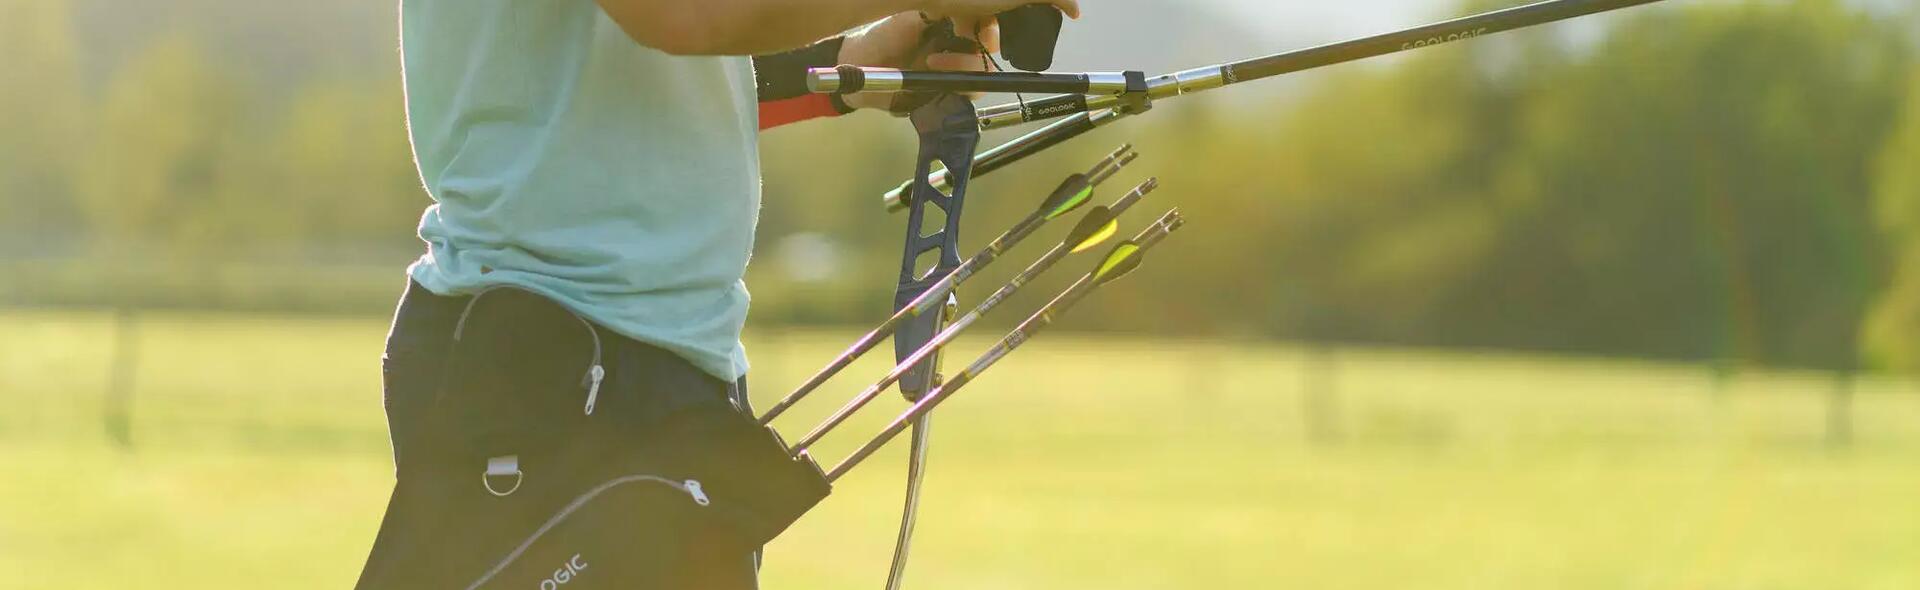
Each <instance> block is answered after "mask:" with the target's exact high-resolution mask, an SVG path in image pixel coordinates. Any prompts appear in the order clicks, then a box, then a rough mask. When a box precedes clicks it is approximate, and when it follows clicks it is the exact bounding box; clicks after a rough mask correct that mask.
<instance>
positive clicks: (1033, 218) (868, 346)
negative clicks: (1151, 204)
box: [760, 145, 1159, 425]
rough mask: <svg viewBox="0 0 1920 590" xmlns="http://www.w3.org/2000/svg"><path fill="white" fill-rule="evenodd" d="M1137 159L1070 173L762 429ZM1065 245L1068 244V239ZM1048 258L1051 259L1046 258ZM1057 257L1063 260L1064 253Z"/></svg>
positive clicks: (1107, 161) (796, 393)
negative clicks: (1006, 228) (1045, 195)
mask: <svg viewBox="0 0 1920 590" xmlns="http://www.w3.org/2000/svg"><path fill="white" fill-rule="evenodd" d="M1137 156H1138V154H1135V153H1134V152H1133V146H1130V145H1122V146H1120V148H1119V149H1116V150H1114V151H1113V153H1111V154H1108V155H1107V157H1106V158H1104V159H1102V160H1101V161H1100V163H1099V164H1096V165H1094V167H1093V168H1092V169H1090V170H1088V171H1087V173H1085V174H1078V173H1076V174H1074V175H1072V176H1068V177H1067V178H1066V180H1063V181H1061V183H1060V186H1058V187H1056V188H1055V189H1054V190H1053V192H1052V193H1049V194H1048V195H1047V198H1046V200H1044V201H1041V202H1040V206H1039V207H1038V208H1036V209H1035V210H1034V211H1033V212H1032V213H1029V214H1028V215H1027V217H1026V218H1025V219H1022V220H1020V221H1019V222H1018V223H1015V224H1014V226H1013V228H1012V229H1009V230H1007V232H1006V233H1003V234H1000V237H997V238H994V239H993V242H991V243H989V244H987V247H986V248H985V249H982V250H981V251H980V253H978V254H975V255H974V256H973V257H972V258H969V259H967V260H966V261H965V262H962V263H961V264H960V266H959V268H955V269H954V270H953V272H952V273H949V274H948V275H947V276H946V277H944V278H942V279H940V282H938V283H935V284H934V285H933V286H932V287H929V288H928V289H927V291H926V292H925V293H922V294H921V295H920V296H919V297H917V298H915V299H914V300H913V301H912V302H910V303H908V304H907V305H905V306H902V307H901V308H900V311H897V312H894V314H893V317H890V318H887V320H886V321H885V322H881V324H880V326H879V327H877V328H874V329H873V331H871V332H868V333H867V334H866V335H865V336H861V337H860V339H859V340H856V341H854V343H853V346H851V347H848V348H847V350H846V351H845V352H842V353H841V354H840V356H839V357H836V358H834V359H833V361H831V362H829V363H827V366H826V368H823V369H821V370H820V371H819V372H818V373H815V374H814V375H813V377H810V378H808V379H807V381H806V382H805V383H801V384H800V386H799V387H797V388H795V389H794V390H793V392H792V393H789V394H787V396H786V397H784V398H781V400H780V401H779V402H778V403H775V404H774V405H773V407H771V408H769V409H768V410H767V413H766V414H763V415H761V417H760V423H761V424H763V425H764V424H768V423H771V422H773V420H774V419H775V418H778V417H780V415H781V414H784V413H786V411H787V410H789V409H792V408H793V406H794V404H797V403H799V402H800V400H802V399H805V398H806V397H807V395H809V394H811V393H813V392H814V391H815V390H817V389H819V388H820V386H821V385H824V384H826V382H827V380H828V379H831V378H833V376H834V375H837V374H839V373H840V371H842V370H844V369H846V368H847V366H849V365H852V364H853V362H854V361H855V360H857V359H859V358H860V356H861V355H864V354H866V353H867V352H869V351H872V350H873V348H874V347H876V346H879V345H880V343H881V342H883V341H885V340H886V339H887V337H889V336H892V335H893V333H894V332H895V331H897V330H899V329H900V326H902V325H904V324H906V322H907V321H908V320H911V319H913V318H915V317H918V316H920V315H921V314H924V313H927V312H931V311H934V310H937V309H939V308H940V306H941V305H942V304H944V303H945V302H946V300H947V296H948V295H949V294H952V293H953V290H954V288H956V287H958V286H959V285H960V283H962V282H965V281H966V280H967V279H969V278H972V277H973V275H974V274H975V273H978V272H979V271H980V270H981V269H984V268H986V267H987V266H988V265H990V264H993V262H994V261H995V260H998V259H999V258H1000V256H1001V255H1002V254H1005V253H1006V251H1007V250H1008V249H1010V248H1012V247H1014V246H1015V245H1017V244H1019V243H1020V242H1021V241H1022V240H1025V239H1026V238H1027V237H1028V236H1031V235H1033V233H1034V232H1035V231H1038V230H1039V229H1040V227H1041V226H1043V225H1046V223H1047V222H1048V221H1052V220H1054V219H1056V218H1059V217H1060V216H1062V215H1066V214H1067V213H1070V212H1072V211H1073V210H1075V209H1078V208H1080V207H1081V206H1083V205H1086V203H1087V200H1088V199H1090V198H1092V197H1093V189H1094V188H1095V187H1098V186H1099V185H1100V184H1101V183H1103V182H1106V181H1107V179H1109V178H1112V177H1113V175H1114V174H1117V173H1119V171H1120V169H1121V168H1124V167H1126V165H1127V164H1130V163H1132V162H1133V160H1134V158H1135V157H1137ZM1158 186H1159V182H1158V181H1157V180H1154V179H1148V180H1147V181H1146V182H1144V183H1141V184H1140V185H1139V186H1136V187H1134V189H1133V190H1132V191H1129V192H1128V193H1127V194H1126V195H1125V196H1122V197H1120V199H1119V200H1117V201H1115V202H1114V204H1113V205H1112V206H1111V207H1106V208H1105V209H1107V210H1108V216H1109V217H1110V218H1111V217H1117V216H1119V214H1120V212H1122V211H1125V210H1126V208H1127V207H1131V206H1132V205H1133V203H1134V202H1137V201H1139V200H1140V198H1141V197H1144V196H1146V194H1147V193H1150V192H1153V189H1154V188H1157V187H1158ZM1097 210H1098V209H1096V211H1097ZM1092 217H1093V215H1092V214H1089V215H1088V218H1089V219H1091V218H1092ZM1081 225H1083V226H1084V225H1086V222H1085V220H1082V223H1081ZM1080 229H1081V228H1080V227H1076V228H1075V231H1076V232H1078V231H1079V230H1080ZM1069 239H1072V238H1071V236H1070V237H1069ZM1103 239H1104V238H1103ZM1056 250H1058V248H1056ZM1048 254H1049V255H1053V253H1052V252H1049V253H1048ZM1061 255H1064V253H1062V254H1061Z"/></svg>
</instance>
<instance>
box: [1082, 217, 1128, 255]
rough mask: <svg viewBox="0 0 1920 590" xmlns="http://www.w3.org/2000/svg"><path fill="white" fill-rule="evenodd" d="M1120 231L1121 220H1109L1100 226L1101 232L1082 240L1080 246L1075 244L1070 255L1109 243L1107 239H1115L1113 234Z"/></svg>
mask: <svg viewBox="0 0 1920 590" xmlns="http://www.w3.org/2000/svg"><path fill="white" fill-rule="evenodd" d="M1119 231H1120V220H1118V219H1108V220H1107V222H1106V223H1105V224H1102V225H1101V226H1100V231H1096V232H1093V234H1092V235H1089V236H1087V239H1084V240H1081V241H1080V243H1078V244H1074V245H1073V250H1071V251H1070V253H1073V254H1079V253H1081V252H1085V251H1087V250H1089V249H1091V248H1093V247H1094V246H1098V245H1100V243H1101V242H1105V241H1107V238H1111V237H1113V234H1115V233H1119Z"/></svg>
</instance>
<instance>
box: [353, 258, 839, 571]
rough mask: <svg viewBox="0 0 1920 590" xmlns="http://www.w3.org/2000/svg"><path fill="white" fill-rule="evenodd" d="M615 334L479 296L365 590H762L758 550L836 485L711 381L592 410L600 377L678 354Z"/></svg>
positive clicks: (542, 303)
mask: <svg viewBox="0 0 1920 590" xmlns="http://www.w3.org/2000/svg"><path fill="white" fill-rule="evenodd" d="M600 336H601V335H600V334H599V333H598V331H597V328H595V327H594V326H593V325H592V324H591V323H588V322H585V321H583V320H581V319H580V318H578V317H577V316H574V314H572V313H571V312H569V311H568V310H566V309H565V308H563V307H561V306H559V305H558V304H555V303H553V302H551V301H549V300H548V299H546V298H544V297H541V296H539V295H535V294H533V293H529V292H526V291H521V290H516V289H496V290H493V291H489V292H487V293H483V294H482V295H479V296H477V297H476V299H475V300H474V301H473V303H472V304H471V305H470V306H469V307H468V309H467V311H466V313H465V314H463V318H462V322H461V325H460V327H459V328H458V330H457V331H456V336H455V339H456V342H455V344H454V345H453V348H452V350H451V352H450V354H449V357H448V361H447V362H448V365H447V369H446V372H445V374H446V376H447V377H446V381H445V382H444V384H443V386H442V388H441V391H440V394H439V395H440V399H439V400H438V401H437V402H436V404H435V409H434V415H433V416H432V417H431V418H430V423H429V424H430V425H429V426H428V434H427V435H426V436H425V437H424V438H426V439H427V440H426V441H425V444H424V445H423V446H424V447H426V448H423V449H421V452H423V453H424V454H426V455H427V457H424V459H425V460H424V461H421V460H415V461H412V463H413V466H412V467H411V468H409V467H408V466H407V465H406V464H405V463H403V468H402V472H401V473H400V474H399V484H398V485H397V486H396V487H395V491H394V498H393V500H392V504H391V505H392V508H390V509H389V512H388V515H387V520H388V522H386V523H384V524H383V527H382V530H381V535H380V538H379V539H378V540H377V541H376V542H375V547H374V551H373V553H374V555H373V557H372V558H371V559H370V560H369V564H368V568H367V572H366V573H365V574H363V577H362V580H361V583H360V586H359V587H360V588H362V589H387V588H392V589H408V590H415V589H439V588H453V589H492V588H505V589H513V590H528V589H535V588H539V589H549V588H552V589H557V588H560V587H562V586H564V587H565V588H567V589H568V590H592V589H598V588H606V589H614V588H618V589H621V590H629V589H653V588H661V589H669V588H671V589H679V588H733V587H749V586H748V585H750V584H751V581H752V578H751V576H752V573H753V568H752V566H751V563H750V560H751V559H753V554H754V552H755V551H756V550H758V548H759V547H760V546H762V545H764V544H765V543H767V542H768V541H771V540H772V539H773V538H774V537H776V536H778V535H779V534H780V533H781V532H783V531H785V530H786V529H787V527H788V526H790V525H792V524H793V522H794V521H796V520H798V519H799V518H800V516H802V515H803V514H805V513H806V512H807V511H808V510H810V509H812V507H813V506H814V505H815V504H818V503H819V502H820V501H821V500H822V499H824V498H825V497H826V496H827V495H828V493H829V492H830V491H831V490H830V486H829V484H828V483H827V481H826V479H825V477H824V475H823V474H822V473H821V471H820V469H819V467H818V466H816V465H815V464H814V463H813V462H812V461H811V460H809V459H807V458H805V457H804V456H803V457H800V458H794V457H791V456H789V451H788V449H787V446H786V444H785V443H784V442H783V441H781V440H780V438H779V436H778V435H777V434H776V433H774V432H773V431H772V430H771V429H769V428H766V427H763V426H760V425H759V424H758V422H757V421H755V420H754V419H753V418H752V417H751V416H750V415H748V414H747V413H746V412H745V411H744V410H743V409H742V408H741V407H739V406H738V405H736V404H734V403H730V402H729V401H728V400H727V399H726V397H725V395H724V393H723V392H720V393H718V394H717V395H716V394H715V393H716V392H713V391H712V389H711V386H710V385H709V386H707V387H702V386H700V384H701V383H709V384H710V381H701V379H705V378H704V377H703V376H697V375H695V376H689V377H688V378H687V379H685V380H683V381H684V382H685V383H688V384H691V385H688V386H685V387H676V386H675V383H674V381H675V380H674V379H673V378H671V377H669V378H667V379H665V380H664V381H665V382H666V383H667V385H665V386H664V387H662V388H661V389H662V390H661V391H644V392H642V393H643V394H648V395H651V394H660V395H659V396H658V398H659V399H651V400H647V401H646V402H645V403H644V404H636V403H634V401H633V400H620V399H614V398H612V397H610V396H603V397H602V398H601V399H599V400H597V401H598V403H599V408H598V409H597V410H596V411H595V412H594V413H591V414H589V413H587V411H586V410H585V408H586V407H587V405H589V404H592V403H593V401H588V400H589V399H590V398H591V397H592V395H593V394H594V393H598V391H597V390H598V387H597V385H598V384H596V383H594V381H596V380H597V379H598V378H597V377H595V373H598V374H599V375H600V376H601V377H608V378H610V379H619V378H621V377H622V376H621V375H611V376H609V375H606V373H605V372H604V371H600V370H596V369H595V368H596V367H600V366H601V364H602V362H603V359H602V358H601V357H602V356H603V355H607V354H625V355H633V354H641V355H645V354H659V355H666V354H670V353H666V352H665V351H661V350H658V349H652V348H651V347H642V348H639V349H636V348H635V347H631V346H626V347H622V346H614V347H604V348H603V346H602V340H601V338H600ZM624 343H625V344H631V341H625V342H624ZM623 348H624V349H623ZM630 361H631V357H629V358H628V359H623V361H622V362H621V364H620V366H621V367H623V368H624V367H627V366H628V365H629V364H630ZM638 364H639V366H645V367H654V366H681V365H683V364H684V363H678V362H673V363H665V362H661V363H650V362H646V359H642V361H641V362H639V363H638ZM628 378H639V379H647V380H649V381H650V382H661V381H662V376H661V375H645V376H636V377H628ZM609 389H612V388H609ZM621 391H623V392H625V393H627V394H631V393H632V391H630V390H627V389H622V390H621ZM623 403H624V404H626V405H625V406H623V405H622V404H623ZM643 406H644V407H643Z"/></svg>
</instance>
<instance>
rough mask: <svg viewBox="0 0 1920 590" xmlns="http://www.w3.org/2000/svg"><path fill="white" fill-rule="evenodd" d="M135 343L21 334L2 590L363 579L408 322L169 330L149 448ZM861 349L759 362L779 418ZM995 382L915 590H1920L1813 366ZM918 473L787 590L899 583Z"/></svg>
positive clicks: (1010, 376)
mask: <svg viewBox="0 0 1920 590" xmlns="http://www.w3.org/2000/svg"><path fill="white" fill-rule="evenodd" d="M110 320H111V318H110V317H109V316H107V315H104V314H81V313H71V312H30V311H13V312H0V402H3V403H4V406H0V408H4V409H0V470H3V471H4V473H0V572H7V573H5V574H3V575H0V588H34V589H38V588H116V589H117V588H156V589H169V588H283V589H296V588H329V589H332V588H345V587H349V586H350V585H351V582H352V580H353V579H354V577H355V575H356V574H357V573H358V571H359V567H360V564H361V561H362V560H363V559H364V557H365V551H366V549H367V545H368V543H369V541H370V540H371V538H372V535H373V531H374V529H375V527H376V526H377V525H378V518H379V516H380V511H381V508H382V506H384V503H385V500H386V493H387V491H388V487H389V485H390V484H391V471H390V469H391V467H390V464H389V457H388V454H387V446H386V440H385V430H384V425H383V423H382V417H381V415H380V401H379V365H378V362H379V360H378V359H379V351H380V345H381V338H382V335H383V331H384V325H383V323H382V321H381V320H379V319H351V320H346V319H311V318H289V317H266V316H240V315H166V314H150V315H146V316H143V319H142V321H141V322H140V323H139V330H138V332H137V339H136V342H137V343H138V353H139V354H138V371H137V378H136V379H135V383H136V385H137V387H136V389H135V392H136V396H137V397H136V401H135V404H134V416H135V420H134V422H133V429H132V432H133V437H134V440H135V448H134V449H133V450H131V451H121V450H117V449H115V448H114V447H113V446H112V445H110V444H109V443H108V442H107V438H106V436H105V434H104V431H103V429H102V426H101V420H100V413H101V408H102V403H103V401H102V400H103V397H104V395H105V393H104V392H105V390H106V389H107V381H108V377H107V375H108V373H109V371H108V367H109V366H110V364H111V363H112V358H111V351H112V350H113V346H112V337H113V334H114V330H113V324H112V322H111V321H110ZM853 335H854V334H852V333H851V332H850V331H836V332H803V333H780V334H758V335H756V337H755V338H753V339H752V341H751V342H750V343H749V344H750V346H752V350H753V351H754V353H755V358H756V362H757V363H758V370H757V372H756V374H755V376H754V379H755V382H756V383H757V384H758V388H757V391H756V392H755V393H756V398H757V399H759V400H762V401H761V403H762V404H763V405H764V404H765V403H767V400H770V399H772V398H774V397H777V396H778V395H779V394H781V393H784V391H783V389H784V388H785V387H787V386H790V385H791V384H793V383H795V382H797V380H798V379H799V377H800V376H801V375H802V374H803V373H804V372H806V371H808V370H810V369H812V368H813V367H814V366H815V365H816V364H817V363H820V362H824V361H825V360H826V359H827V358H828V357H829V356H830V355H832V354H833V353H835V352H837V351H838V350H839V348H840V347H841V346H843V345H844V344H845V341H846V340H848V339H850V338H851V337H852V336H853ZM980 345H981V342H980V341H973V342H968V343H964V345H963V347H962V350H964V351H965V352H964V356H971V354H972V351H974V350H977V349H978V348H979V347H980ZM882 368H883V367H881V365H880V364H879V363H878V362H877V361H876V362H866V363H863V364H862V365H860V366H859V367H858V368H857V369H856V370H854V371H852V372H851V373H850V376H848V377H845V378H843V379H841V380H839V381H837V382H836V384H837V385H839V387H836V388H829V391H834V392H849V393H850V392H851V391H852V390H854V389H856V388H857V387H858V386H861V385H864V383H862V382H863V381H865V380H866V379H868V378H869V377H871V376H876V375H877V374H878V373H879V372H880V371H881V370H882ZM999 371H1000V372H998V373H990V374H989V376H988V377H986V378H984V379H982V380H981V381H979V382H978V383H977V385H976V386H975V387H974V388H972V389H970V390H969V393H966V394H963V395H962V396H961V397H960V398H959V399H957V400H956V403H954V404H953V405H952V406H950V407H949V408H948V409H946V410H944V411H943V414H942V416H941V420H940V423H939V428H938V434H937V436H936V440H935V448H934V455H933V469H934V471H933V473H932V476H931V479H930V484H929V485H930V488H929V491H928V495H927V504H928V507H927V510H926V513H925V515H924V516H923V518H922V521H921V525H920V529H919V530H920V535H919V542H918V544H917V545H916V559H915V564H914V567H913V570H912V573H911V580H912V581H913V582H914V584H912V586H913V587H917V588H939V589H944V590H965V589H976V588H978V589H987V588H994V589H1022V588H1035V589H1037V588H1101V589H1103V590H1121V589H1150V588H1151V589H1161V588H1216V587H1218V588H1278V587H1293V588H1316V589H1341V588H1421V589H1464V588H1501V589H1506V588H1573V589H1589V588H1590V589H1620V588H1636V589H1637V588H1649V589H1652V588H1660V589H1676V590H1678V589H1722V588H1724V589H1749V588H1751V589H1799V588H1806V589H1820V590H1830V589H1887V590H1896V589H1897V590H1908V589H1912V588H1920V387H1917V386H1916V384H1915V383H1912V382H1907V381H1900V380H1876V379H1869V380H1863V381H1861V382H1859V383H1858V384H1857V387H1856V390H1857V394H1856V395H1855V396H1854V400H1853V405H1852V408H1851V416H1852V425H1853V436H1852V442H1851V444H1849V445H1846V446H1844V447H1841V446H1836V445H1833V444H1831V443H1830V441H1829V434H1828V424H1829V414H1828V394H1829V392H1830V391H1832V390H1833V387H1834V384H1833V380H1832V379H1831V378H1830V377H1828V376H1824V375H1819V374H1810V373H1760V372H1747V373H1741V374H1739V375H1735V376H1733V377H1732V378H1730V379H1727V380H1722V381H1716V380H1715V379H1713V377H1712V375H1710V374H1709V373H1708V372H1707V371H1706V370H1704V369H1702V368H1699V367H1688V366H1673V365H1660V364H1648V363H1631V362H1617V361H1592V360H1575V359H1557V358H1538V357H1518V356H1504V355H1490V354H1489V355H1476V354H1464V353H1447V354H1440V353H1433V352H1420V351H1395V350H1341V351H1338V352H1337V353H1336V354H1328V355H1309V354H1303V353H1302V351H1301V350H1299V349H1295V348H1289V347H1284V346H1229V345H1225V344H1210V343H1196V342H1187V343H1159V342H1153V341H1148V340H1127V339H1098V340H1096V339H1076V338H1073V337H1062V338H1057V339H1042V340H1040V341H1037V342H1036V343H1035V344H1034V345H1032V347H1031V350H1030V351H1029V352H1023V353H1021V354H1020V355H1016V356H1015V357H1013V358H1011V359H1010V360H1009V361H1007V363H1005V365H1004V367H1003V368H1002V369H1000V370H999ZM1310 392H1311V393H1313V395H1308V394H1309V393H1310ZM829 397H833V396H829ZM890 402H891V403H889V404H888V407H889V408H897V407H898V405H899V404H898V402H897V401H893V400H890ZM837 403H838V399H833V400H832V401H829V400H828V399H821V400H816V402H815V403H813V404H809V405H805V406H802V408H800V410H798V411H796V413H795V414H794V416H793V417H792V418H791V421H789V422H784V423H783V424H785V426H786V429H787V430H789V431H793V430H797V429H800V428H802V427H803V426H804V425H803V424H802V422H804V421H805V420H807V419H809V418H814V417H818V416H821V415H824V414H825V413H826V412H827V411H828V410H829V407H828V406H831V405H835V404H837ZM881 417H882V416H880V413H874V414H873V415H871V416H869V417H868V418H867V419H865V420H861V421H858V422H857V423H858V424H862V425H867V426H872V425H874V424H875V423H877V422H878V421H879V419H880V418H881ZM854 442H855V441H853V440H846V439H843V440H838V441H835V443H836V444H833V445H828V446H827V447H824V448H823V449H822V453H821V454H822V455H823V456H829V457H837V456H838V455H839V454H840V453H841V452H844V451H845V450H846V449H848V448H850V447H851V446H852V444H853V443H854ZM902 460H903V459H902V453H900V449H898V448H895V449H892V450H891V452H889V453H886V454H885V455H884V456H882V457H881V458H880V460H879V461H878V462H876V463H875V464H874V465H873V466H872V467H866V468H863V469H864V472H860V473H856V474H855V475H854V476H852V477H851V478H850V479H849V480H847V481H845V482H843V484H842V486H841V488H840V489H839V490H838V492H837V493H836V494H835V496H834V497H833V498H831V499H829V500H828V502H827V503H826V504H825V505H823V506H822V507H820V508H819V509H818V510H817V511H816V512H815V513H814V514H811V515H809V516H808V517H807V518H806V519H805V520H803V521H802V522H801V523H800V525H799V526H798V527H796V528H795V529H794V530H793V531H791V532H790V533H789V534H788V535H787V536H785V537H784V538H782V539H781V540H779V541H778V542H776V543H775V545H774V546H773V547H772V548H771V550H770V555H769V557H768V561H767V564H766V570H765V582H764V587H766V588H769V589H770V590H782V589H812V588H819V589H828V588H832V589H841V588H877V587H879V585H880V583H881V582H882V580H883V579H884V576H885V572H884V564H885V561H886V559H887V556H888V555H889V549H890V544H891V542H892V531H891V527H892V526H893V519H894V518H895V516H896V510H897V504H898V501H899V500H898V486H899V482H898V479H899V478H900V477H901V475H900V472H899V465H900V463H901V461H902Z"/></svg>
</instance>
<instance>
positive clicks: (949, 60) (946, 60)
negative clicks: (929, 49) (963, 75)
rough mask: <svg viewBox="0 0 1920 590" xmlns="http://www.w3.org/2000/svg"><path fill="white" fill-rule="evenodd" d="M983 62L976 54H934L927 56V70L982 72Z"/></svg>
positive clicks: (983, 69)
mask: <svg viewBox="0 0 1920 590" xmlns="http://www.w3.org/2000/svg"><path fill="white" fill-rule="evenodd" d="M984 62H985V60H983V59H981V58H980V54H977V53H935V54H933V55H929V56H927V69H929V70H939V71H947V72H984V71H986V69H987V68H986V64H985V63H984Z"/></svg>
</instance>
